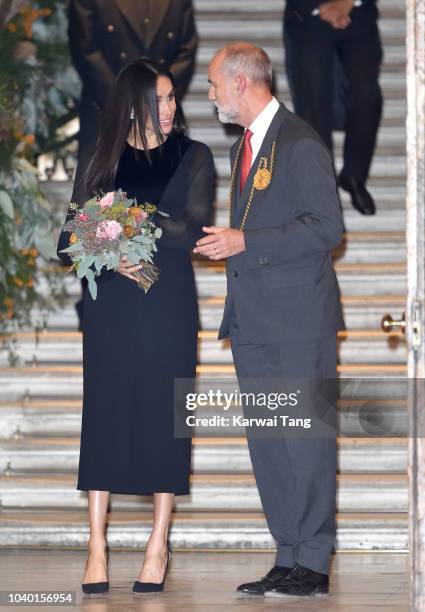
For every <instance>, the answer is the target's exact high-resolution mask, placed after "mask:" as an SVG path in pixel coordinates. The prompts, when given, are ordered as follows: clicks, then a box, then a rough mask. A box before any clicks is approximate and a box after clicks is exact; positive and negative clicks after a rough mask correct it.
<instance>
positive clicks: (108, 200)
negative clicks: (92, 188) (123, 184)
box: [99, 191, 115, 208]
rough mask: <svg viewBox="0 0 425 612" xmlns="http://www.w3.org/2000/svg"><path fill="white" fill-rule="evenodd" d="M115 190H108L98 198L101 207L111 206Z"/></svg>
mask: <svg viewBox="0 0 425 612" xmlns="http://www.w3.org/2000/svg"><path fill="white" fill-rule="evenodd" d="M114 197H115V191H108V193H106V194H105V195H104V196H103V198H102V199H101V200H99V204H100V205H101V207H102V208H108V207H109V206H112V204H113V203H114Z"/></svg>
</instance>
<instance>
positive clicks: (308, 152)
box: [219, 104, 344, 343]
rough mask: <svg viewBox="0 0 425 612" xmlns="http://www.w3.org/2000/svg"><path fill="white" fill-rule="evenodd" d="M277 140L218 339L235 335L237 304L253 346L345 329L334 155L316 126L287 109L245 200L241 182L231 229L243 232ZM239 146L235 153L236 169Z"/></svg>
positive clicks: (230, 267) (230, 275)
mask: <svg viewBox="0 0 425 612" xmlns="http://www.w3.org/2000/svg"><path fill="white" fill-rule="evenodd" d="M274 141H276V145H275V146H276V156H275V165H274V170H273V175H272V180H271V182H270V184H269V186H268V187H267V188H266V189H264V190H256V191H255V193H254V198H253V200H252V204H251V208H250V211H249V213H248V217H247V219H246V223H245V226H244V229H243V231H244V237H245V246H246V250H245V251H244V252H243V253H239V254H238V255H235V256H233V257H229V258H228V260H227V297H226V304H225V309H224V315H223V320H222V323H221V326H220V331H219V339H221V338H224V337H226V336H228V335H229V320H230V311H231V307H233V308H234V310H235V314H236V318H237V321H238V325H239V327H240V330H241V332H242V334H243V335H244V336H246V337H247V338H248V339H249V341H250V342H253V343H264V342H273V341H282V340H285V339H294V340H295V339H296V338H315V337H323V336H327V335H330V334H333V333H336V332H337V331H338V330H340V329H344V322H343V317H342V309H341V302H340V292H339V287H338V282H337V279H336V275H335V271H334V269H333V264H332V255H331V251H332V249H333V248H334V247H336V246H337V245H338V244H339V243H340V241H341V238H342V232H343V222H342V215H341V208H340V203H339V199H338V193H337V188H336V180H335V173H334V169H333V164H332V160H331V156H330V154H329V152H328V150H327V148H326V147H325V145H324V144H323V142H322V141H321V139H320V137H319V136H318V135H317V133H316V132H315V131H314V130H313V128H311V127H310V126H309V125H308V124H307V123H305V122H304V121H303V120H302V119H300V118H299V117H297V116H296V115H294V114H292V113H291V112H289V111H288V109H287V108H286V107H285V106H284V105H283V104H281V106H280V109H279V110H278V112H277V113H276V115H275V117H274V119H273V121H272V123H271V125H270V128H269V130H268V132H267V134H266V136H265V138H264V141H263V144H262V146H261V149H260V151H259V153H258V156H257V158H256V160H254V163H253V165H252V168H251V172H250V174H249V176H248V180H247V182H246V184H245V187H244V190H243V192H242V194H240V195H239V187H238V185H239V180H238V176H237V177H236V178H237V180H236V181H235V194H234V198H233V201H234V203H233V215H232V216H233V219H232V227H236V228H239V227H240V224H241V221H242V217H243V214H244V211H245V208H246V204H247V201H248V198H249V194H250V192H251V188H252V184H253V179H254V175H255V173H256V170H257V167H258V161H259V158H260V157H261V156H266V157H267V159H268V160H270V156H271V149H272V144H273V142H274ZM239 142H240V140H238V141H237V142H236V143H235V144H234V145H233V147H232V150H231V163H232V167H233V164H234V161H235V157H236V152H237V148H238V146H239ZM239 165H240V164H239Z"/></svg>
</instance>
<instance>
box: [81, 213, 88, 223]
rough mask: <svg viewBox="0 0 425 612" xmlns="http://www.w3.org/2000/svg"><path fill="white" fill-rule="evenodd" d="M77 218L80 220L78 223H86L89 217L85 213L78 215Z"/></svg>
mask: <svg viewBox="0 0 425 612" xmlns="http://www.w3.org/2000/svg"><path fill="white" fill-rule="evenodd" d="M79 218H80V221H88V220H89V216H88V215H87V214H86V213H80V214H79Z"/></svg>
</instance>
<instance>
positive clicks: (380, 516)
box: [0, 510, 408, 551]
mask: <svg viewBox="0 0 425 612" xmlns="http://www.w3.org/2000/svg"><path fill="white" fill-rule="evenodd" d="M1 519H2V520H1V522H0V546H1V547H20V548H25V547H28V548H34V547H48V548H63V547H66V548H70V547H73V548H74V547H75V548H83V549H86V547H87V539H88V535H89V528H88V521H87V513H86V512H81V511H72V512H63V511H60V512H58V511H56V512H55V511H49V512H40V511H34V510H31V511H22V510H19V511H4V512H2V514H1ZM107 525H108V528H107V533H108V545H109V547H110V548H111V549H123V548H125V549H135V548H137V549H140V548H143V547H145V546H146V543H147V540H148V538H149V535H150V532H151V529H152V517H151V513H141V512H137V513H136V512H120V511H118V512H117V511H116V512H113V513H111V514H108V515H107ZM170 543H171V547H172V548H173V549H174V550H187V549H195V550H210V549H222V550H226V549H233V550H274V549H275V547H276V544H275V542H274V541H273V539H272V537H271V535H270V532H269V530H268V529H267V525H266V521H265V518H264V516H263V514H262V513H245V512H224V513H216V512H214V513H204V512H197V513H189V512H187V513H186V512H185V513H182V512H180V513H178V514H173V517H172V528H171V533H170ZM336 549H337V550H381V551H382V550H388V551H390V550H398V551H406V550H407V549H408V524H407V514H406V513H350V514H348V513H347V514H339V515H337V542H336Z"/></svg>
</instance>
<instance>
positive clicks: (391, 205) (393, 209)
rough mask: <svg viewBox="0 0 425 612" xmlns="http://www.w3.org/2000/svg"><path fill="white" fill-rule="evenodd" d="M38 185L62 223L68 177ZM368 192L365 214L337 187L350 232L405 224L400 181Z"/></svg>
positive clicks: (221, 211)
mask: <svg viewBox="0 0 425 612" xmlns="http://www.w3.org/2000/svg"><path fill="white" fill-rule="evenodd" d="M41 187H42V189H43V191H44V193H45V194H46V196H47V198H48V199H49V201H50V203H51V205H52V207H53V212H54V214H55V216H56V218H57V225H58V228H60V227H61V226H62V225H63V222H64V219H65V215H66V212H67V209H68V204H69V200H70V198H71V192H72V183H71V181H45V182H43V183H41ZM368 187H369V189H370V192H371V194H372V195H373V197H374V198H375V201H376V205H377V213H376V215H374V216H371V217H368V216H365V215H360V214H359V213H358V212H357V211H356V210H354V209H353V208H352V206H351V199H350V197H349V196H348V194H346V193H345V192H344V191H340V198H341V203H342V207H343V209H344V222H345V226H346V228H347V231H349V232H352V233H357V232H359V233H363V232H368V233H369V232H374V233H375V234H376V233H377V232H378V230H379V231H381V232H391V233H393V232H397V231H398V230H399V229H400V228H401V227H404V226H405V224H406V209H405V197H406V189H405V186H404V185H400V184H398V185H387V184H382V185H381V184H377V183H375V184H374V183H373V182H372V183H371V184H369V185H368ZM228 196H229V184H228V182H222V184H221V186H219V188H218V190H217V197H218V199H217V201H216V203H215V208H216V214H215V223H216V224H217V225H221V226H227V225H228V210H227V209H228Z"/></svg>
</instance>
